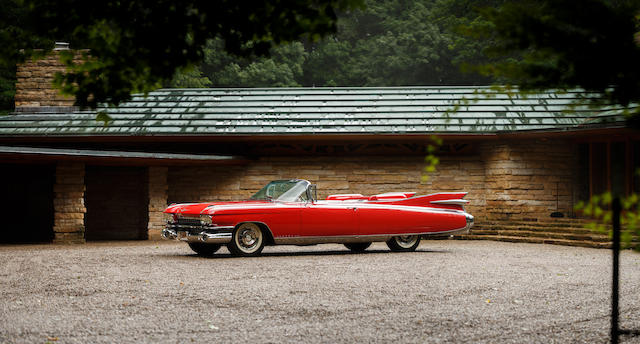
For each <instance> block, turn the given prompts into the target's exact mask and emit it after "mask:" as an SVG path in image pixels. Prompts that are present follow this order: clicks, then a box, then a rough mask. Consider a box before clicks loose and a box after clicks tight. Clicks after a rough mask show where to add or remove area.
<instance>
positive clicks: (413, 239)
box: [387, 235, 420, 252]
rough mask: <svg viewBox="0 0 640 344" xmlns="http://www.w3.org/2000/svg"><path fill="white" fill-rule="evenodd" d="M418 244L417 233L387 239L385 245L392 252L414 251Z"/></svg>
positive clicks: (418, 237)
mask: <svg viewBox="0 0 640 344" xmlns="http://www.w3.org/2000/svg"><path fill="white" fill-rule="evenodd" d="M418 245H420V236H419V235H401V236H396V237H393V238H391V239H389V240H387V246H389V248H390V249H391V251H394V252H410V251H415V250H416V248H418Z"/></svg>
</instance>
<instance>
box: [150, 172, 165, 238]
mask: <svg viewBox="0 0 640 344" xmlns="http://www.w3.org/2000/svg"><path fill="white" fill-rule="evenodd" d="M167 174H168V168H167V167H157V166H151V167H149V225H148V230H149V239H151V240H155V239H159V238H160V233H161V231H162V228H164V225H165V223H164V220H163V215H162V211H163V210H164V209H165V208H166V207H167V197H168V196H167V194H168V190H169V186H168V184H167Z"/></svg>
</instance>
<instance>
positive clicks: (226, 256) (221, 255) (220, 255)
mask: <svg viewBox="0 0 640 344" xmlns="http://www.w3.org/2000/svg"><path fill="white" fill-rule="evenodd" d="M421 253H449V251H446V250H437V251H436V250H424V249H423V250H420V249H419V250H416V251H415V252H391V251H389V250H367V251H365V252H351V251H342V250H339V251H338V250H330V251H299V252H263V253H262V254H261V255H260V256H258V257H236V256H234V255H232V254H230V253H216V254H214V255H212V256H199V255H197V254H195V253H194V254H187V255H182V254H168V255H164V256H165V257H192V258H200V259H246V258H260V257H263V258H264V257H308V256H366V255H377V254H388V255H396V254H414V255H415V254H421Z"/></svg>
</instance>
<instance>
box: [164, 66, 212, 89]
mask: <svg viewBox="0 0 640 344" xmlns="http://www.w3.org/2000/svg"><path fill="white" fill-rule="evenodd" d="M169 86H170V87H178V88H203V87H209V86H211V80H209V78H207V77H206V76H204V75H202V71H200V68H199V67H191V68H183V69H180V70H178V71H177V72H176V74H175V75H174V76H173V79H172V80H171V84H170V85H169Z"/></svg>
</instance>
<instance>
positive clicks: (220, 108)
mask: <svg viewBox="0 0 640 344" xmlns="http://www.w3.org/2000/svg"><path fill="white" fill-rule="evenodd" d="M580 96H581V95H580V93H579V92H548V93H541V94H531V95H527V96H522V95H520V94H518V93H514V92H506V91H505V92H500V91H495V90H493V89H491V88H488V87H385V88H250V89H246V88H245V89H242V88H235V89H215V88H214V89H161V90H158V91H155V92H151V93H149V94H148V95H147V96H146V97H144V96H143V95H135V96H134V97H133V99H132V100H131V101H130V102H127V103H123V104H121V105H120V106H118V107H116V108H101V109H99V111H104V112H105V113H107V114H108V115H109V116H110V117H111V119H112V121H110V122H109V125H107V126H105V125H104V123H102V122H99V121H96V112H68V113H42V112H39V113H25V112H21V113H15V114H12V115H9V116H3V117H0V136H5V137H7V136H88V135H90V136H233V135H323V134H344V135H349V134H471V135H473V134H492V133H506V132H520V131H532V130H551V131H559V130H579V129H582V128H592V127H594V126H600V127H602V126H605V127H616V126H623V125H624V123H623V122H624V118H623V116H622V115H621V113H622V108H620V107H618V108H617V107H611V108H608V109H606V110H607V111H596V110H594V109H591V108H589V107H585V106H582V107H573V106H572V104H573V103H574V102H575V101H576V100H578V99H579V98H580ZM453 110H455V111H453Z"/></svg>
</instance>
